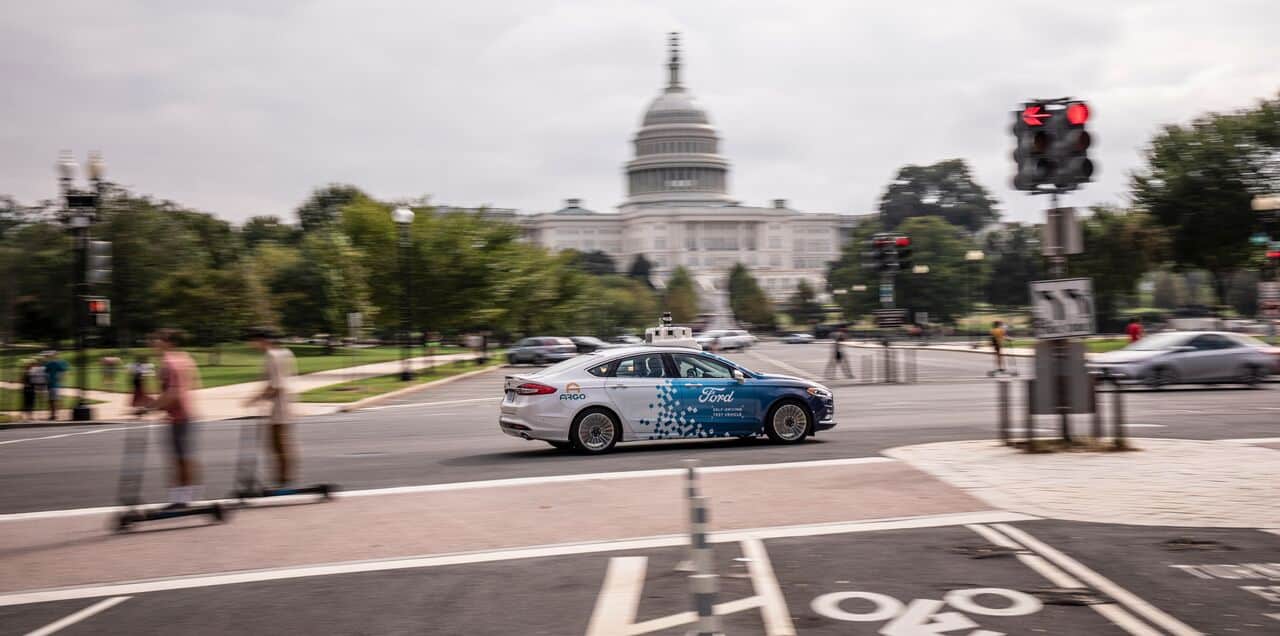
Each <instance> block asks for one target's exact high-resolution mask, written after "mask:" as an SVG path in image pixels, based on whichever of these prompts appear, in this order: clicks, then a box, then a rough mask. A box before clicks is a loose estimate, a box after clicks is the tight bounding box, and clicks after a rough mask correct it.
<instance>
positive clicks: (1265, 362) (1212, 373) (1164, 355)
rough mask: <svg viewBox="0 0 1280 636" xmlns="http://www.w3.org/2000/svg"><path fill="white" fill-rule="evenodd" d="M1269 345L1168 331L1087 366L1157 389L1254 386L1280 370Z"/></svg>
mask: <svg viewBox="0 0 1280 636" xmlns="http://www.w3.org/2000/svg"><path fill="white" fill-rule="evenodd" d="M1272 351H1273V349H1272V347H1270V345H1267V344H1266V343H1264V342H1262V341H1261V340H1258V339H1257V338H1254V337H1252V336H1246V335H1243V334H1238V333H1229V332H1225V331H1166V332H1164V333H1158V334H1155V335H1152V336H1147V337H1146V338H1143V339H1141V340H1138V341H1137V342H1134V343H1131V344H1130V345H1129V346H1127V347H1124V348H1123V349H1117V350H1115V351H1110V352H1108V353H1103V354H1099V355H1097V356H1094V357H1093V358H1092V359H1091V360H1090V361H1089V365H1088V366H1089V368H1090V369H1091V370H1095V371H1101V372H1103V373H1108V374H1120V375H1122V377H1123V378H1125V379H1127V380H1129V381H1136V382H1142V383H1144V384H1146V385H1147V386H1149V387H1151V388H1153V389H1158V388H1160V387H1164V386H1168V385H1171V384H1215V383H1230V382H1239V383H1241V384H1247V385H1249V386H1255V385H1257V384H1259V383H1261V382H1263V381H1264V380H1266V379H1267V376H1268V375H1270V374H1271V373H1272V371H1273V370H1274V369H1275V368H1276V354H1274V353H1272Z"/></svg>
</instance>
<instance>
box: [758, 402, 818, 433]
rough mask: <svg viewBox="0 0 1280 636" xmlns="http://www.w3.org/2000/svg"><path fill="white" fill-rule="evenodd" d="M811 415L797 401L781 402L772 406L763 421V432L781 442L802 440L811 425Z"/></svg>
mask: <svg viewBox="0 0 1280 636" xmlns="http://www.w3.org/2000/svg"><path fill="white" fill-rule="evenodd" d="M812 419H813V416H811V415H810V414H809V410H808V409H806V408H804V406H802V405H801V404H800V403H799V402H791V401H787V402H782V403H780V404H778V405H777V406H775V407H773V410H771V411H770V412H769V417H768V419H767V420H766V421H765V426H764V432H765V434H766V435H768V436H769V439H770V440H772V441H774V442H778V443H781V444H795V443H797V442H801V441H804V438H805V436H806V435H808V434H809V430H810V429H811V428H812V426H813V421H812Z"/></svg>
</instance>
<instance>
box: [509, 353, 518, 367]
mask: <svg viewBox="0 0 1280 636" xmlns="http://www.w3.org/2000/svg"><path fill="white" fill-rule="evenodd" d="M507 364H509V365H511V366H515V365H516V354H514V353H508V354H507Z"/></svg>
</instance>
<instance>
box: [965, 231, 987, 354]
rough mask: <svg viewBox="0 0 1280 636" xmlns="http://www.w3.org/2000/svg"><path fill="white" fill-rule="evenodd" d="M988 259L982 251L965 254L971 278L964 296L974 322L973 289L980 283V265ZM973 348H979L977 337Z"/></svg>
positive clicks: (966, 284) (966, 283)
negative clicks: (983, 260)
mask: <svg viewBox="0 0 1280 636" xmlns="http://www.w3.org/2000/svg"><path fill="white" fill-rule="evenodd" d="M986 257H987V255H986V254H983V253H982V250H969V251H967V252H965V253H964V260H965V262H967V263H969V277H968V278H967V279H966V280H965V294H964V295H965V300H967V301H968V304H969V314H970V315H969V318H970V320H972V318H973V315H972V314H973V306H974V302H973V288H974V287H975V286H976V283H977V282H978V263H981V262H982V259H984V258H986ZM976 333H977V332H976V331H974V332H973V333H972V334H970V335H974V334H976ZM973 348H974V349H977V348H978V340H977V338H976V337H975V338H974V341H973Z"/></svg>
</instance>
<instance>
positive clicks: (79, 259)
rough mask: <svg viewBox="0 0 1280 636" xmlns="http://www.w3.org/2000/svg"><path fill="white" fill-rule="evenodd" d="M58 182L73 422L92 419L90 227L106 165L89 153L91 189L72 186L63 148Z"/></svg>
mask: <svg viewBox="0 0 1280 636" xmlns="http://www.w3.org/2000/svg"><path fill="white" fill-rule="evenodd" d="M57 167H58V185H59V189H60V190H61V191H62V198H63V201H64V205H65V208H66V215H67V217H66V218H67V223H68V225H69V226H70V227H71V237H72V247H73V249H74V257H73V258H72V259H71V263H72V265H71V266H72V268H73V269H72V272H71V321H72V323H71V324H72V329H73V334H74V338H75V347H76V385H77V389H78V393H79V395H78V396H77V398H76V405H75V407H74V408H72V410H71V419H72V420H74V421H76V422H87V421H89V420H91V419H93V410H92V409H90V408H89V400H88V399H87V397H86V396H85V394H86V392H87V391H88V388H89V387H88V385H89V373H88V367H89V359H88V352H87V351H86V350H85V327H86V324H85V323H86V322H87V321H86V320H85V318H86V313H87V311H88V307H86V306H85V302H86V296H87V295H88V294H87V291H88V289H87V288H88V281H87V272H86V269H87V267H88V246H89V229H90V227H91V226H92V225H93V222H94V220H95V219H96V218H97V217H98V216H99V215H100V212H101V208H102V194H103V190H104V189H105V187H106V184H105V182H103V180H102V177H103V173H104V172H105V165H104V164H103V161H102V156H101V155H99V154H98V153H96V152H95V153H91V154H90V155H89V175H88V176H89V180H90V181H91V182H92V183H93V188H92V189H91V190H79V189H76V188H75V187H74V186H73V180H74V179H75V174H76V162H75V159H74V158H73V157H72V155H71V153H70V152H63V153H62V156H61V157H60V158H59V159H58V166H57Z"/></svg>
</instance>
